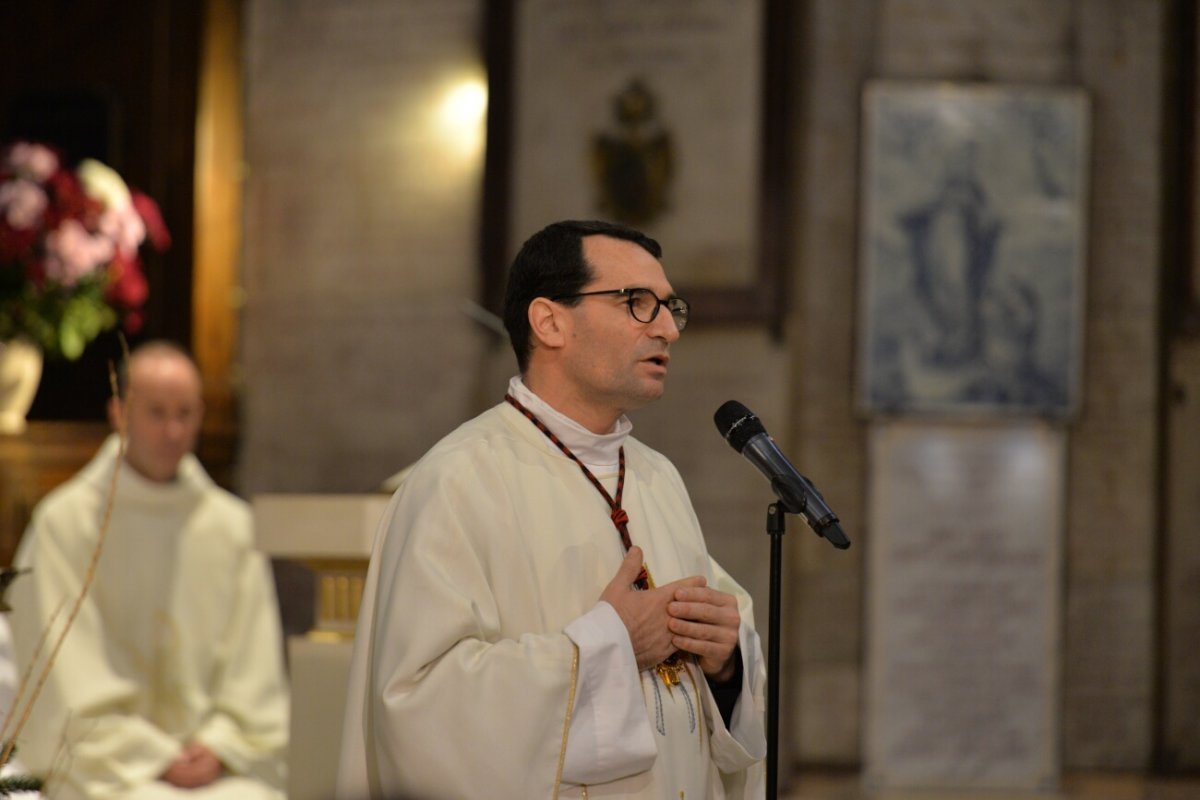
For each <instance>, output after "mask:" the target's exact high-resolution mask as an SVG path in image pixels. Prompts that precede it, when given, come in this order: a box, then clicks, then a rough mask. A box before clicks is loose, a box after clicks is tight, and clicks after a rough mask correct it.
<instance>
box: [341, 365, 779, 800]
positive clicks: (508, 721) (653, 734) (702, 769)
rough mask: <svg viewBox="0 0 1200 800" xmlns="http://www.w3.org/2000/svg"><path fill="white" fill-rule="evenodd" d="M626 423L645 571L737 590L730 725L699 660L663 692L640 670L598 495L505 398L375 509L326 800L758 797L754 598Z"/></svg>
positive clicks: (615, 549) (616, 539)
mask: <svg viewBox="0 0 1200 800" xmlns="http://www.w3.org/2000/svg"><path fill="white" fill-rule="evenodd" d="M512 389H513V391H514V394H516V395H517V396H518V397H519V398H520V399H521V400H522V402H523V403H525V404H526V405H530V403H529V402H527V401H528V400H529V397H528V396H525V397H521V396H520V394H518V392H519V390H524V392H525V393H528V390H527V389H524V387H523V385H522V384H521V383H520V382H519V381H517V380H514V382H513V384H512ZM535 399H536V398H535ZM531 407H532V406H531ZM533 410H534V411H535V413H538V414H539V416H541V417H542V419H543V422H545V423H546V424H547V425H549V426H550V427H551V428H552V429H555V424H554V421H552V420H550V419H547V418H546V416H545V414H546V409H545V408H544V407H537V408H533ZM625 425H626V426H627V425H628V423H627V422H625ZM622 439H623V441H624V446H625V458H626V482H625V489H624V500H623V503H622V505H623V507H624V508H625V509H626V511H627V512H628V514H629V532H630V536H631V538H632V541H633V543H634V544H636V545H638V546H640V547H641V548H642V549H643V551H644V553H645V560H646V563H647V565H648V566H649V568H650V571H651V574H652V576H653V579H654V581H655V583H656V585H660V586H661V585H664V584H666V583H669V582H671V581H674V580H677V579H679V578H683V577H687V576H689V575H704V576H705V577H706V578H707V579H708V582H709V585H710V586H713V587H715V588H718V589H721V590H723V591H726V592H729V593H731V594H733V595H735V596H736V597H737V599H738V604H739V609H740V611H741V615H742V630H741V632H740V642H741V652H742V655H743V684H742V690H741V694H740V696H739V699H738V701H737V705H736V706H735V709H734V713H733V717H732V719H731V724H730V726H729V729H727V728H726V726H725V723H724V722H723V720H722V718H721V715H720V713H719V711H718V709H717V707H716V703H715V701H714V699H713V696H712V693H711V691H710V690H709V688H708V685H707V683H706V682H705V679H704V676H703V674H702V673H701V672H700V670H699V668H698V667H697V666H696V665H695V664H690V665H689V667H688V671H687V674H685V675H683V676H682V683H681V684H679V685H676V686H674V687H672V688H671V690H670V691H667V690H666V688H665V687H664V686H663V684H662V683H661V682H659V679H658V678H657V677H656V676H655V674H654V673H653V671H646V672H643V673H640V674H639V673H638V670H637V666H636V662H635V660H634V656H633V650H632V647H631V645H630V644H629V639H628V634H627V633H626V632H625V630H624V627H623V625H621V623H620V620H619V618H618V617H617V616H616V612H615V611H613V609H612V607H611V606H609V605H608V604H607V603H597V601H598V598H599V596H600V593H601V592H602V591H603V590H604V588H605V586H606V585H607V584H608V583H609V581H611V580H612V578H613V576H614V575H615V574H616V571H617V567H618V565H620V563H621V561H622V559H623V557H624V548H623V546H622V543H621V539H620V536H619V534H618V533H617V530H616V528H615V527H614V525H613V523H612V521H611V519H610V510H609V508H608V505H607V503H606V502H605V501H604V499H603V498H602V497H601V496H600V494H599V492H597V491H596V489H595V487H594V486H593V485H592V484H591V483H590V482H589V481H588V480H587V479H586V478H585V477H584V476H583V474H582V473H581V472H580V470H579V467H578V466H577V465H576V464H575V463H574V462H573V461H571V460H570V459H568V458H567V457H566V456H565V455H563V454H562V453H561V452H559V451H558V450H557V449H556V448H555V447H554V445H553V444H551V443H550V442H549V441H548V439H547V438H546V437H545V436H544V435H543V434H542V433H541V432H540V431H539V430H538V429H537V428H536V427H534V425H532V424H531V423H530V422H529V420H527V419H526V418H525V417H524V416H523V415H522V414H521V413H520V412H518V411H517V410H515V409H514V408H512V407H511V406H509V405H508V404H506V403H502V404H501V405H500V406H498V407H496V408H493V409H491V410H489V411H487V412H485V413H484V414H482V415H481V416H479V417H477V418H476V419H474V420H472V421H470V422H468V423H466V424H464V425H463V426H461V427H460V428H459V429H458V430H456V431H455V432H454V433H452V434H450V435H449V436H448V437H446V438H445V439H443V440H442V441H441V442H440V443H438V444H437V445H436V446H435V447H434V448H433V449H432V450H431V451H430V452H429V453H428V454H427V455H426V456H425V457H424V458H423V459H422V460H421V461H420V462H419V463H418V464H417V465H416V466H415V467H414V469H413V470H412V472H411V473H410V474H409V476H408V477H407V479H406V480H405V482H404V484H403V485H402V486H401V488H400V490H399V491H398V492H397V494H396V495H395V496H394V498H393V500H392V503H391V505H390V506H389V508H388V510H387V512H385V514H384V519H383V521H382V522H381V526H380V532H379V536H378V537H377V539H376V543H375V551H374V553H373V555H372V559H371V567H370V571H369V573H368V577H367V586H366V591H365V594H364V599H363V605H362V610H361V611H360V616H359V625H358V633H357V640H356V644H355V653H354V659H353V664H352V669H351V681H350V689H349V694H348V705H347V714H346V722H345V725H344V729H343V745H342V757H341V765H340V771H339V776H338V795H337V796H338V798H339V800H365V798H368V797H370V798H377V799H379V800H384V799H388V800H390V799H391V798H403V797H416V798H437V800H450V799H451V798H479V797H488V798H493V799H495V800H506V799H507V800H528V799H529V798H551V797H581V796H587V797H590V798H601V797H623V798H661V800H668V799H669V800H678V798H680V797H681V796H684V797H686V798H687V800H703V798H725V797H738V798H742V797H746V798H749V797H761V796H762V777H763V770H762V764H761V763H760V760H761V758H762V757H763V755H764V753H765V749H766V748H765V739H764V734H763V727H762V709H763V703H762V690H763V683H764V682H765V673H764V670H763V666H762V659H761V652H760V647H759V643H758V637H757V635H756V634H755V633H754V629H753V619H752V612H751V607H750V598H749V596H748V595H747V594H746V592H745V591H744V590H742V589H741V588H740V587H739V586H737V584H736V583H735V582H734V581H733V580H732V579H731V578H730V577H729V576H728V575H727V574H726V573H725V572H724V571H722V570H721V569H720V567H719V566H717V564H716V563H715V562H714V561H712V559H711V558H710V557H709V555H708V552H707V550H706V548H705V544H704V540H703V537H702V535H701V532H700V527H699V524H698V522H697V520H696V517H695V513H694V511H693V509H692V506H691V502H690V500H689V498H688V495H687V492H686V490H685V489H684V486H683V482H682V480H681V479H680V477H679V475H678V473H677V472H676V470H675V468H674V467H673V466H672V465H671V464H670V462H669V461H667V459H666V458H664V457H663V456H662V455H660V454H658V453H656V452H654V451H653V450H651V449H649V448H647V447H646V446H645V445H642V444H641V443H640V442H638V441H636V440H634V439H632V438H624V437H623V436H622ZM581 458H582V456H581ZM584 460H585V463H586V459H584ZM615 472H616V470H615V469H613V470H612V473H613V476H612V477H615ZM598 477H600V478H601V480H602V481H603V480H604V479H605V478H604V476H601V475H598ZM609 489H610V493H611V490H612V486H611V485H610V486H609ZM614 624H615V625H616V626H617V629H618V630H617V632H616V636H615V637H614V636H613V625H614ZM681 792H682V793H683V794H682V795H681Z"/></svg>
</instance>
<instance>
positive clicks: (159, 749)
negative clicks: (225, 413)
mask: <svg viewBox="0 0 1200 800" xmlns="http://www.w3.org/2000/svg"><path fill="white" fill-rule="evenodd" d="M127 374H128V388H127V390H126V393H125V399H124V401H117V400H113V401H112V403H111V405H110V409H109V410H110V416H111V418H112V420H113V423H114V427H115V426H116V425H118V424H119V423H121V422H122V420H123V423H124V428H125V431H126V433H127V438H128V442H127V449H126V452H125V456H124V459H121V458H120V447H119V440H118V437H117V436H116V435H115V434H114V435H113V436H111V437H109V439H108V441H106V442H105V444H104V446H103V447H102V448H101V450H100V451H99V453H98V454H97V455H96V456H95V458H93V460H92V461H91V462H90V463H89V464H88V465H87V466H86V467H85V468H84V469H83V470H82V471H81V472H80V473H79V474H77V475H76V476H75V477H73V478H72V479H71V480H69V481H68V482H67V483H65V484H64V485H62V486H60V487H59V488H58V489H56V490H55V491H53V492H52V493H50V494H49V495H48V496H47V497H46V498H45V500H43V501H42V503H40V504H39V505H38V507H37V508H36V509H35V510H34V513H33V519H32V520H31V522H30V524H29V527H28V529H27V530H26V532H25V534H24V536H23V538H22V540H21V543H20V546H19V548H18V551H17V556H16V559H15V561H16V564H17V565H18V566H20V567H28V568H29V569H30V572H29V574H27V575H23V576H21V578H20V579H19V580H18V581H16V583H15V584H14V586H13V588H12V590H11V592H10V594H11V595H12V597H11V604H12V606H13V609H14V610H13V611H12V612H11V622H12V627H13V635H14V641H15V645H16V651H17V655H18V658H19V660H20V662H21V664H22V668H23V669H24V667H25V666H26V665H27V664H28V663H29V661H30V660H31V659H32V658H34V657H35V655H36V654H37V652H38V643H39V640H40V639H41V637H42V633H43V631H44V630H46V629H47V628H49V630H50V635H49V637H48V638H47V642H48V643H47V645H46V646H45V647H43V648H42V649H41V655H40V660H44V659H45V657H46V654H47V652H48V651H49V650H50V648H51V646H52V643H53V642H54V641H55V639H56V638H57V634H58V631H59V630H60V629H61V627H62V625H63V624H64V620H65V618H66V616H67V614H68V612H69V610H70V608H71V607H72V605H73V604H74V602H75V599H76V597H77V596H78V594H79V591H80V588H81V586H82V585H83V583H84V580H85V576H86V574H87V572H88V569H89V563H90V562H91V559H92V554H93V552H94V551H95V548H96V543H97V539H98V537H99V534H100V530H101V526H102V521H103V516H104V511H105V503H106V498H107V496H108V493H109V489H110V486H111V483H112V477H113V470H114V469H115V468H119V474H118V475H117V489H116V495H115V498H116V499H115V502H114V503H113V506H112V518H111V522H110V524H109V526H108V534H107V539H106V540H105V542H104V547H103V550H102V552H101V557H100V559H99V562H98V563H97V566H96V572H95V579H94V581H93V583H92V585H91V589H90V591H89V592H88V594H87V596H86V597H85V599H84V602H83V604H82V606H81V607H80V610H79V613H78V615H77V616H76V617H75V619H74V622H73V624H72V626H71V628H70V630H69V632H68V633H67V636H66V638H65V640H64V642H63V646H62V649H61V650H60V651H59V653H58V656H57V658H56V660H55V663H54V667H53V669H52V670H51V671H50V673H49V680H48V682H47V683H46V686H45V688H44V690H43V692H42V694H41V696H40V697H39V698H38V700H37V704H36V705H35V706H34V710H33V714H32V716H31V717H30V720H29V723H28V725H27V726H26V727H25V728H24V730H23V731H22V733H21V735H20V737H19V738H18V747H19V748H20V750H19V753H20V757H21V760H22V761H23V762H24V764H25V765H26V766H27V767H28V768H29V769H30V771H31V772H33V773H34V774H37V775H39V776H40V777H43V778H45V779H48V783H47V792H46V793H47V794H48V795H49V796H53V797H56V798H62V799H64V800H66V799H68V798H88V799H89V800H91V799H94V800H101V799H102V798H103V800H132V799H134V798H136V799H137V800H143V799H144V800H154V799H155V798H188V799H189V800H217V798H229V800H235V799H236V800H260V799H261V800H282V798H283V797H284V794H283V786H284V779H285V774H286V773H285V770H286V764H285V750H286V746H287V730H288V693H287V685H286V682H285V678H284V673H283V664H282V661H283V659H282V650H281V632H280V623H279V612H278V606H277V601H276V597H275V592H274V584H273V582H272V579H271V576H270V572H269V567H268V564H267V562H266V559H265V558H264V557H263V556H262V555H261V554H260V553H258V552H257V551H255V549H254V536H253V530H252V527H251V516H250V510H249V507H248V505H247V504H246V503H245V502H243V501H242V500H240V499H238V498H236V497H234V496H233V495H231V494H230V493H228V492H226V491H224V490H223V489H221V488H219V487H218V486H216V485H215V484H214V483H213V482H212V480H211V479H210V478H209V477H208V475H207V474H206V473H205V472H204V469H203V467H201V466H200V462H199V461H198V460H197V459H196V457H195V456H194V455H192V449H193V447H194V446H195V443H196V437H197V434H198V432H199V430H200V420H201V414H202V411H203V401H202V399H201V398H202V394H201V386H200V375H199V372H198V370H197V369H196V366H195V364H194V363H193V362H192V360H191V359H190V358H189V357H188V356H187V355H186V354H185V353H184V352H183V351H182V350H180V349H179V348H177V347H175V346H174V345H170V344H168V343H165V342H155V343H148V344H146V345H143V346H142V347H140V348H138V349H137V350H136V351H134V353H133V355H132V356H131V358H130V360H129V363H128V365H127ZM38 669H39V670H40V667H38ZM34 674H36V672H35V673H34Z"/></svg>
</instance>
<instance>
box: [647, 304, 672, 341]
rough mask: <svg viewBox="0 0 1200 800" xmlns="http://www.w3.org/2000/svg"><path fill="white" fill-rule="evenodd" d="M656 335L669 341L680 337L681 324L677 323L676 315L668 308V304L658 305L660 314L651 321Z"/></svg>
mask: <svg viewBox="0 0 1200 800" xmlns="http://www.w3.org/2000/svg"><path fill="white" fill-rule="evenodd" d="M650 325H651V327H652V328H653V332H654V335H655V336H657V337H659V338H662V339H666V340H667V341H668V342H673V341H675V340H677V339H678V338H679V326H678V325H676V324H675V317H674V316H672V314H671V312H670V311H668V310H667V307H666V306H659V307H658V316H656V317H655V318H654V319H653V320H652V321H651V322H650Z"/></svg>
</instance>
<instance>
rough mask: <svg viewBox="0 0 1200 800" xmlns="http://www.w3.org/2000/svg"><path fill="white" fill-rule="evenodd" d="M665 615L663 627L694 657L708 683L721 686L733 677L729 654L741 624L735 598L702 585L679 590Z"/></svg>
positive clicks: (732, 650) (734, 645) (736, 641)
mask: <svg viewBox="0 0 1200 800" xmlns="http://www.w3.org/2000/svg"><path fill="white" fill-rule="evenodd" d="M667 613H668V614H670V615H671V618H670V619H669V620H668V621H667V627H668V628H669V629H670V631H671V633H672V634H674V639H673V642H674V644H675V646H676V647H678V648H679V649H680V650H683V651H684V652H687V653H693V654H695V655H696V656H697V657H698V658H699V661H700V669H701V670H703V671H704V674H705V675H706V676H708V677H709V678H710V679H711V680H713V681H716V682H718V683H721V682H724V681H727V680H729V679H730V678H731V677H733V674H734V671H735V666H736V665H735V664H734V662H733V655H734V652H735V651H736V650H737V645H738V629H739V628H740V626H741V624H742V616H741V614H739V613H738V606H737V598H736V597H734V596H733V595H731V594H727V593H725V592H721V591H718V590H716V589H710V588H708V587H706V586H700V587H683V588H680V589H677V590H676V592H675V599H674V601H673V602H671V603H670V604H668V605H667Z"/></svg>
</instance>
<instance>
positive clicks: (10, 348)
mask: <svg viewBox="0 0 1200 800" xmlns="http://www.w3.org/2000/svg"><path fill="white" fill-rule="evenodd" d="M41 379H42V351H41V350H39V349H38V347H37V346H36V345H35V344H33V342H31V341H29V340H28V339H25V338H23V337H18V338H16V339H12V340H10V341H7V342H0V434H19V433H23V432H24V431H25V415H26V414H28V413H29V407H30V406H32V405H33V397H34V395H36V394H37V388H38V382H39V381H40V380H41Z"/></svg>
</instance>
